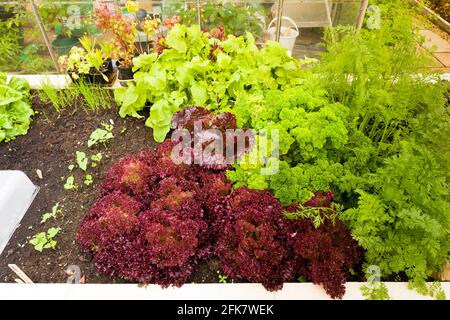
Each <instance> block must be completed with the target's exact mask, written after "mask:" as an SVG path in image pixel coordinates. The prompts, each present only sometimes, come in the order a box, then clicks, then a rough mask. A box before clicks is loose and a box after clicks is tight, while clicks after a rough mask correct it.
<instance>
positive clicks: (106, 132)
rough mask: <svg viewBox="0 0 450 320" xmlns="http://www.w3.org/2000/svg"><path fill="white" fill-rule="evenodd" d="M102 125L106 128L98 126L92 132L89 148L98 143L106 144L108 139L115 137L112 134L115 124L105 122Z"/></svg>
mask: <svg viewBox="0 0 450 320" xmlns="http://www.w3.org/2000/svg"><path fill="white" fill-rule="evenodd" d="M102 125H103V128H104V129H101V128H98V129H95V130H94V132H92V133H91V136H90V137H89V141H88V147H89V148H90V147H92V146H94V145H96V144H97V143H103V144H106V142H107V141H108V140H110V139H112V138H114V135H113V134H112V130H113V128H114V127H113V125H111V124H105V123H103V124H102Z"/></svg>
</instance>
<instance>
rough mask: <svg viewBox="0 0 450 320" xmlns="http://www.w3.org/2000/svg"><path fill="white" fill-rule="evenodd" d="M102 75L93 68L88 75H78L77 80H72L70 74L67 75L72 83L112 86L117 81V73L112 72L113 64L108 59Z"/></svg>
mask: <svg viewBox="0 0 450 320" xmlns="http://www.w3.org/2000/svg"><path fill="white" fill-rule="evenodd" d="M102 70H103V72H102V73H103V74H102V73H101V72H99V71H98V70H97V69H95V68H91V70H90V72H89V73H88V74H79V75H78V78H77V79H74V78H73V76H72V74H70V73H69V76H70V78H71V79H72V81H73V82H74V83H79V82H85V83H90V84H95V85H100V86H112V85H113V84H114V82H115V81H116V79H117V71H116V70H114V67H113V63H112V61H111V59H108V60H107V61H106V62H105V63H104V65H103V67H102ZM103 75H105V76H106V77H107V78H108V80H106V79H105V78H104V77H103Z"/></svg>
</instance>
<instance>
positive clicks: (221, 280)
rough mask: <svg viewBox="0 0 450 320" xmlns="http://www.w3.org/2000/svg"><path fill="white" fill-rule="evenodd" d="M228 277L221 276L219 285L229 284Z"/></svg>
mask: <svg viewBox="0 0 450 320" xmlns="http://www.w3.org/2000/svg"><path fill="white" fill-rule="evenodd" d="M227 280H228V277H227V276H225V275H223V274H219V283H227Z"/></svg>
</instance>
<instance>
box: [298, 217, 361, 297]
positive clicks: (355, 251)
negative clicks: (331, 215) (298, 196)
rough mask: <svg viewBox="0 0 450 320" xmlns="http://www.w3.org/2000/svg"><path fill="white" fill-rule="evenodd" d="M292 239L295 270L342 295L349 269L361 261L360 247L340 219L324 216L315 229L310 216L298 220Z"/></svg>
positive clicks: (327, 290)
mask: <svg viewBox="0 0 450 320" xmlns="http://www.w3.org/2000/svg"><path fill="white" fill-rule="evenodd" d="M295 230H296V235H295V237H294V238H293V239H292V240H293V250H294V254H295V255H296V256H297V257H298V263H299V264H298V271H299V273H300V274H301V275H303V276H305V277H306V278H307V279H310V280H311V281H312V282H313V283H315V284H321V285H322V286H323V287H324V289H325V291H326V292H327V293H328V294H329V295H330V296H331V297H332V298H342V296H343V295H344V294H345V286H344V284H345V282H346V281H347V274H348V270H349V269H350V268H352V267H354V266H356V265H357V264H358V263H360V262H361V258H362V250H361V248H360V247H359V246H358V244H357V242H356V241H355V240H354V239H353V238H352V236H351V233H350V230H349V229H348V228H347V227H346V226H345V225H344V224H343V223H342V222H341V221H339V220H337V221H335V222H334V223H333V222H332V221H330V220H326V221H325V222H324V223H323V224H322V225H321V226H320V227H319V228H317V229H315V228H314V226H313V223H312V222H311V221H310V220H307V219H303V220H299V221H297V226H296V228H295Z"/></svg>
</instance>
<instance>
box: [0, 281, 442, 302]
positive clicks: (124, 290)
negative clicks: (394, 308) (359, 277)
mask: <svg viewBox="0 0 450 320" xmlns="http://www.w3.org/2000/svg"><path fill="white" fill-rule="evenodd" d="M385 284H386V286H387V288H388V292H389V295H390V297H391V299H392V300H431V299H432V298H431V297H428V296H422V295H420V294H419V293H417V292H416V291H415V290H410V289H408V284H407V283H405V282H385ZM362 285H364V283H361V282H349V283H347V284H346V294H345V296H344V298H343V299H344V300H363V299H364V297H363V296H362V294H361V290H360V287H361V286H362ZM442 288H443V290H444V291H445V293H446V295H447V297H450V282H442ZM0 299H1V300H12V299H25V300H35V299H44V300H53V299H65V300H80V299H87V300H98V299H102V300H103V299H106V300H123V299H124V300H330V299H331V298H330V297H329V296H328V295H327V294H326V292H325V291H324V289H323V288H322V287H321V286H318V285H314V284H312V283H286V284H284V287H283V289H282V290H280V291H275V292H269V291H267V290H266V289H264V287H263V286H262V285H261V284H258V283H238V284H231V283H230V284H185V285H184V286H182V287H181V288H174V287H169V288H166V289H163V288H161V287H160V286H158V285H148V286H146V287H139V286H138V285H136V284H76V285H75V284H53V283H49V284H14V283H3V284H1V283H0Z"/></svg>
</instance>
